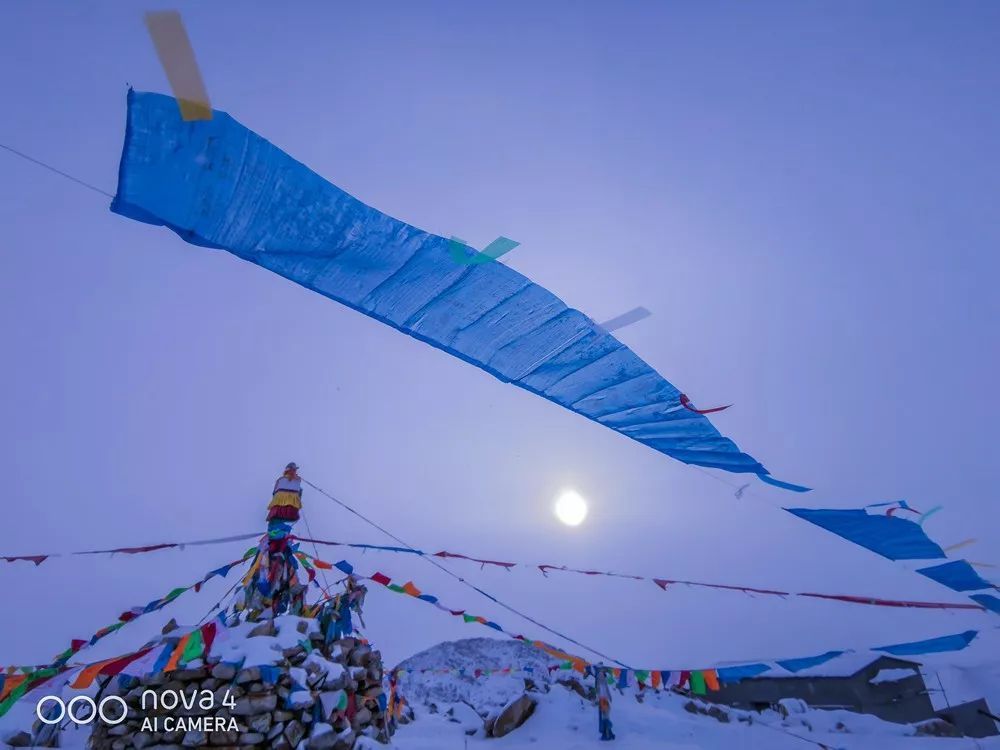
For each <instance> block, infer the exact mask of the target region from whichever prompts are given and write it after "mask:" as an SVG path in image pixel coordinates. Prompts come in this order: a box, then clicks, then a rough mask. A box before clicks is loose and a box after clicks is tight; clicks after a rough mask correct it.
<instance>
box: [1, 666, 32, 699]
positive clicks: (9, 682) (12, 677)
mask: <svg viewBox="0 0 1000 750" xmlns="http://www.w3.org/2000/svg"><path fill="white" fill-rule="evenodd" d="M26 679H28V677H27V675H23V674H10V673H9V672H8V677H7V679H6V680H4V683H3V685H2V686H0V701H2V700H3V699H4V698H6V697H7V696H8V695H9V694H10V693H12V692H13V691H14V688H16V687H17V686H18V685H20V684H21V683H22V682H24V681H25V680H26Z"/></svg>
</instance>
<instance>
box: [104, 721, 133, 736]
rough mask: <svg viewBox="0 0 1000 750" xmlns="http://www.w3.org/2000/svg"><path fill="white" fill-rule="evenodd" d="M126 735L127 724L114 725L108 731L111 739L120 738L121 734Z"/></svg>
mask: <svg viewBox="0 0 1000 750" xmlns="http://www.w3.org/2000/svg"><path fill="white" fill-rule="evenodd" d="M127 733H128V725H127V724H115V725H114V726H113V727H111V728H110V729H109V730H108V734H110V735H111V736H112V737H121V736H122V735H123V734H127Z"/></svg>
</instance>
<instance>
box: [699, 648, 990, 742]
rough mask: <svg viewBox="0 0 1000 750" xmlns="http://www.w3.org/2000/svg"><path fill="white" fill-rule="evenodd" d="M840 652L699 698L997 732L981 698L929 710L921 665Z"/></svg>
mask: <svg viewBox="0 0 1000 750" xmlns="http://www.w3.org/2000/svg"><path fill="white" fill-rule="evenodd" d="M873 656H874V655H873V654H871V653H867V652H866V653H846V654H842V655H839V656H837V657H835V658H831V659H829V660H825V661H823V662H822V663H820V664H815V665H801V668H800V665H798V664H794V665H793V664H791V663H790V662H785V664H786V665H788V666H791V667H792V669H794V671H792V670H790V669H786V668H784V667H780V666H779V667H774V668H772V669H770V670H768V671H767V672H763V673H761V674H759V675H756V676H754V677H750V678H746V679H742V680H740V681H739V682H729V683H723V684H721V685H720V689H719V690H718V691H709V693H708V695H706V696H703V697H704V698H707V699H708V700H711V701H713V702H717V703H723V704H726V705H730V706H734V707H737V708H744V709H756V710H762V709H765V708H768V707H771V706H773V705H775V704H777V703H778V702H779V701H780V700H782V699H785V698H795V699H799V700H802V701H804V702H805V703H807V704H808V705H809V706H811V707H813V708H820V709H845V710H848V711H856V712H858V713H865V714H872V715H873V716H877V717H879V718H880V719H883V720H885V721H891V722H895V723H898V724H913V723H916V722H920V721H926V720H928V719H933V718H942V719H945V720H947V721H948V722H949V723H951V724H953V725H954V726H955V727H956V728H957V729H958V730H959V731H960V732H962V734H965V735H967V736H970V737H985V736H989V735H996V734H998V732H997V728H996V724H995V723H994V721H993V719H992V718H990V716H989V711H988V708H987V706H986V702H985V701H984V700H982V699H980V700H978V701H972V702H969V703H964V704H962V705H960V706H952V707H949V708H946V709H943V710H935V708H934V705H933V704H932V701H931V691H930V690H929V689H928V687H927V685H926V684H925V682H924V677H923V674H922V673H921V670H920V667H921V665H920V664H919V663H917V662H914V661H908V660H905V659H899V658H897V657H894V656H886V655H880V656H875V658H873Z"/></svg>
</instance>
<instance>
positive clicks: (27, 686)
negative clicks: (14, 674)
mask: <svg viewBox="0 0 1000 750" xmlns="http://www.w3.org/2000/svg"><path fill="white" fill-rule="evenodd" d="M57 674H59V670H58V669H39V670H38V671H37V672H32V673H31V674H29V675H28V676H27V677H26V678H25V680H24V682H22V683H21V684H20V685H18V686H17V687H16V688H14V689H13V690H11V692H10V695H8V696H7V697H6V698H4V700H3V701H2V702H0V716H3V715H4V714H5V713H7V712H8V711H10V709H11V706H13V705H14V704H15V703H17V701H18V700H20V698H21V696H23V695H24V694H25V693H27V692H28V691H29V690H31V689H32V688H34V687H35V686H36V685H39V684H40V683H42V682H45V680H47V679H49V678H50V677H52V676H53V675H57Z"/></svg>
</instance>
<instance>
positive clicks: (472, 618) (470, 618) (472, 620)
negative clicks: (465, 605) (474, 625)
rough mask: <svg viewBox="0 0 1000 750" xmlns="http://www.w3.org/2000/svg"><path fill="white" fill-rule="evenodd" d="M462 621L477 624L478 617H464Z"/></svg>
mask: <svg viewBox="0 0 1000 750" xmlns="http://www.w3.org/2000/svg"><path fill="white" fill-rule="evenodd" d="M462 619H463V620H465V621H466V622H475V621H476V616H475V615H462Z"/></svg>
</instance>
